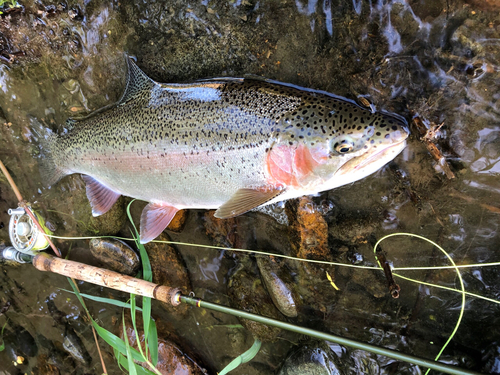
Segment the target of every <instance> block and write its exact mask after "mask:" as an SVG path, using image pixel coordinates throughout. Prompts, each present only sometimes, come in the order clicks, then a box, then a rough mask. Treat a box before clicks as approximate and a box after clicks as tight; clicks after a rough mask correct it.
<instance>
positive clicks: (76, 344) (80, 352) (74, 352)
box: [62, 324, 92, 365]
mask: <svg viewBox="0 0 500 375" xmlns="http://www.w3.org/2000/svg"><path fill="white" fill-rule="evenodd" d="M62 347H63V349H64V350H65V351H66V352H67V353H69V354H70V355H71V357H73V358H74V359H75V360H76V361H77V362H80V363H82V364H84V365H89V364H90V362H91V361H92V358H91V357H90V355H89V353H88V352H87V349H85V345H83V342H82V340H81V339H80V337H78V335H77V334H76V333H75V331H74V330H73V328H71V327H70V326H69V324H66V329H65V331H64V339H63V343H62Z"/></svg>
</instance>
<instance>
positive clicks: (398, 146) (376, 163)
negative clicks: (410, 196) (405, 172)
mask: <svg viewBox="0 0 500 375" xmlns="http://www.w3.org/2000/svg"><path fill="white" fill-rule="evenodd" d="M405 147H406V140H403V141H400V142H398V143H394V144H392V145H390V146H388V147H385V148H384V149H381V150H379V151H377V152H370V153H366V154H364V155H361V156H359V157H355V158H352V159H350V160H349V161H348V162H347V163H345V164H343V165H342V166H341V167H340V168H339V169H338V170H337V172H336V173H335V174H334V176H333V179H335V180H337V179H342V180H343V181H346V182H344V183H343V184H342V185H344V184H348V183H351V182H354V181H357V180H360V179H362V178H364V177H366V176H368V175H370V174H372V173H375V172H376V171H378V170H379V169H380V168H382V167H383V166H384V165H385V164H387V163H389V162H390V161H391V160H393V159H394V158H395V157H396V156H398V155H399V153H401V151H403V149H404V148H405Z"/></svg>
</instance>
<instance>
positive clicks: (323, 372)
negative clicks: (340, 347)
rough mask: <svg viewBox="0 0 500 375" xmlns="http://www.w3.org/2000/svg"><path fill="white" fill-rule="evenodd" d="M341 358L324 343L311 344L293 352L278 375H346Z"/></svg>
mask: <svg viewBox="0 0 500 375" xmlns="http://www.w3.org/2000/svg"><path fill="white" fill-rule="evenodd" d="M337 362H339V358H338V357H337V356H336V355H335V353H334V352H332V350H330V348H329V347H328V346H327V345H326V344H324V343H310V344H305V345H303V346H301V347H300V348H298V349H296V350H295V351H293V352H292V353H291V354H290V355H289V356H288V358H287V359H286V360H285V363H284V364H283V366H282V367H281V370H280V372H279V373H278V375H344V374H345V372H343V371H341V370H340V369H339V367H338V365H337Z"/></svg>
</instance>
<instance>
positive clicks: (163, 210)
mask: <svg viewBox="0 0 500 375" xmlns="http://www.w3.org/2000/svg"><path fill="white" fill-rule="evenodd" d="M177 211H179V210H178V209H177V208H175V207H172V206H169V205H166V204H160V203H149V204H148V205H147V206H146V207H144V210H142V214H141V243H147V242H149V241H151V240H154V239H155V238H156V237H158V236H159V235H160V233H161V232H163V231H164V230H165V228H166V227H167V226H168V224H170V222H171V221H172V219H173V218H174V216H175V214H176V213H177Z"/></svg>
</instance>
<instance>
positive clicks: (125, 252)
mask: <svg viewBox="0 0 500 375" xmlns="http://www.w3.org/2000/svg"><path fill="white" fill-rule="evenodd" d="M89 246H90V252H91V253H92V255H93V256H94V257H96V258H97V259H99V260H100V261H101V262H103V263H104V264H105V266H106V268H108V269H110V270H112V271H115V272H118V273H122V274H125V275H131V276H132V275H135V274H136V273H137V271H138V270H139V266H140V260H139V256H138V255H137V253H136V252H135V251H134V250H132V248H130V247H129V246H128V245H127V244H126V243H125V242H122V241H120V240H114V239H100V238H94V239H92V240H91V241H90V244H89Z"/></svg>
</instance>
